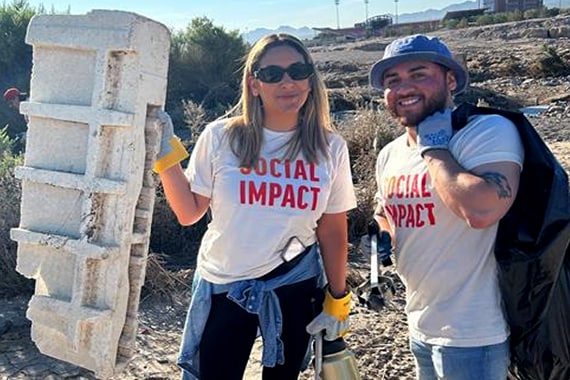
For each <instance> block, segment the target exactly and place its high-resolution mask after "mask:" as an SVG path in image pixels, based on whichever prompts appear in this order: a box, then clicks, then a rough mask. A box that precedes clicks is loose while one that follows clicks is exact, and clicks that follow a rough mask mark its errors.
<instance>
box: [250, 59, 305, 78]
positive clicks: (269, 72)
mask: <svg viewBox="0 0 570 380" xmlns="http://www.w3.org/2000/svg"><path fill="white" fill-rule="evenodd" d="M314 72H315V69H314V67H313V65H311V64H310V63H301V62H296V63H293V64H292V65H290V66H289V67H287V68H283V67H281V66H274V65H271V66H267V67H263V68H261V69H257V70H255V71H254V72H253V76H254V77H255V78H256V79H259V80H260V81H262V82H265V83H277V82H280V81H281V80H282V79H283V75H285V73H287V74H288V75H289V78H291V79H293V80H303V79H307V78H308V77H310V76H311V75H313V73H314Z"/></svg>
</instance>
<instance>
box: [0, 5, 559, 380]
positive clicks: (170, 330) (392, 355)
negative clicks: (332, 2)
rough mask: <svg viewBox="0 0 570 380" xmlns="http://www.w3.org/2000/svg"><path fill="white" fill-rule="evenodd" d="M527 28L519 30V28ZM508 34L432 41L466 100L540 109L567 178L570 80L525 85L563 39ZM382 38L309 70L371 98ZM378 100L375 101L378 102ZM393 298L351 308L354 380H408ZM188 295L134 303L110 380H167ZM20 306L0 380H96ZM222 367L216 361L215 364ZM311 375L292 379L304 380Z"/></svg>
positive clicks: (7, 319) (13, 305)
mask: <svg viewBox="0 0 570 380" xmlns="http://www.w3.org/2000/svg"><path fill="white" fill-rule="evenodd" d="M553 23H554V24H555V25H558V26H568V25H570V17H568V16H567V17H566V18H559V19H557V20H542V21H537V22H536V23H535V24H533V25H534V26H533V27H536V28H540V27H551V25H552V24H553ZM524 27H525V28H529V26H528V25H525V26H524ZM505 28H506V30H507V31H509V30H510V31H511V32H512V33H511V34H510V36H511V37H512V36H515V37H516V36H517V34H516V33H515V32H516V31H517V30H519V28H522V27H519V26H518V25H517V24H512V25H510V26H507V27H505V26H501V27H496V33H495V34H493V28H492V27H485V28H479V29H477V28H470V29H467V30H464V31H460V32H459V31H456V32H453V31H446V32H440V33H435V34H439V35H440V36H441V38H442V39H443V40H444V41H446V42H447V43H448V44H449V45H450V47H451V48H452V49H453V50H454V51H456V52H458V53H459V54H460V55H461V56H463V57H464V58H465V62H466V64H467V67H468V68H469V70H470V73H471V76H472V81H471V90H470V94H469V96H471V100H476V101H477V102H479V103H480V104H490V105H494V106H496V105H504V106H508V107H511V108H513V107H515V108H516V107H522V106H536V105H541V106H544V107H543V108H544V110H543V112H541V113H540V114H538V115H536V116H532V117H531V120H532V122H533V124H534V125H535V126H536V128H537V130H538V131H539V133H540V134H541V135H542V137H543V138H544V139H545V141H546V142H547V144H548V145H549V146H550V147H551V149H552V151H553V152H554V154H555V155H556V156H557V158H558V159H559V160H560V162H561V163H562V165H563V166H564V167H565V169H566V170H567V171H569V170H570V73H566V74H565V75H562V76H556V75H552V76H546V77H541V78H539V77H534V78H533V77H531V76H530V74H531V70H530V68H531V67H535V64H536V63H537V62H540V60H541V59H543V58H544V52H545V46H550V47H552V48H553V49H555V51H557V52H558V54H559V55H560V56H561V57H562V58H563V59H565V60H566V61H568V60H569V59H570V39H569V38H568V37H563V38H557V39H555V38H549V39H541V38H514V37H513V38H508V36H509V34H508V33H507V32H505ZM387 42H388V40H383V39H377V40H367V41H364V42H357V43H351V44H344V45H336V46H329V47H315V48H313V54H314V56H315V59H316V61H317V63H318V67H319V69H320V70H322V72H323V73H324V76H325V79H326V80H327V84H328V85H329V86H330V87H331V88H332V87H336V88H342V87H344V88H348V90H349V91H362V92H364V93H366V94H369V95H370V96H377V94H376V95H375V94H374V93H373V92H371V91H370V89H368V88H366V87H364V85H365V83H366V77H367V71H368V69H369V68H370V65H371V64H372V63H373V62H374V61H375V60H377V59H379V58H380V57H381V55H382V49H383V47H384V46H385V44H386V43H387ZM378 100H379V99H378ZM351 271H352V272H353V273H356V274H357V275H361V276H363V277H364V276H366V271H367V268H366V265H365V264H364V263H362V260H361V258H360V259H359V258H358V257H356V256H354V257H352V260H351ZM388 274H389V275H390V276H392V277H393V278H394V279H395V281H396V284H397V288H398V292H397V295H396V297H395V298H394V299H393V301H392V303H391V304H390V305H389V306H388V307H387V308H385V309H384V310H383V311H382V312H381V313H376V312H372V311H370V310H368V309H366V308H364V307H362V306H360V305H356V306H355V307H354V309H353V311H352V314H351V333H350V335H348V337H347V341H348V344H349V346H350V347H351V349H352V351H353V352H354V353H355V355H356V357H357V361H358V366H359V370H360V373H361V378H362V379H363V380H379V379H386V380H408V379H413V378H414V366H413V361H412V359H411V356H410V353H409V350H408V348H407V336H406V332H407V327H406V317H405V314H404V313H403V306H404V302H405V301H404V298H403V295H404V289H403V286H402V285H401V283H400V282H398V280H397V276H396V275H395V274H393V273H391V272H389V273H388ZM187 303H188V297H187V296H185V295H183V294H181V295H178V296H176V297H174V298H173V299H169V300H161V301H160V300H152V299H146V300H143V302H142V303H141V309H140V324H139V330H138V337H137V344H136V355H135V357H134V358H133V360H132V361H131V362H130V363H129V364H128V365H127V367H126V368H125V369H124V371H122V372H120V373H118V374H117V375H116V376H115V377H114V378H113V379H115V380H118V379H124V380H134V379H137V380H140V379H147V380H151V379H153V380H158V379H176V378H178V377H179V370H178V368H177V367H176V365H175V360H176V355H177V350H178V344H179V340H180V334H181V329H182V324H183V322H184V318H185V312H186V307H187ZM26 304H27V299H24V298H16V299H11V300H0V379H95V377H94V376H93V375H92V374H91V373H90V372H89V371H86V370H83V369H80V368H78V367H75V366H73V365H70V364H67V363H64V362H61V361H58V360H55V359H51V358H48V357H46V356H43V355H41V354H40V353H39V352H38V351H37V349H36V348H35V346H34V344H33V342H32V341H31V340H30V336H29V332H30V323H29V321H28V320H27V319H26V318H25V309H26ZM256 347H257V349H256V351H255V353H254V355H252V359H251V362H250V366H249V367H248V372H247V374H246V376H245V378H246V379H257V378H260V376H259V374H260V372H259V371H260V366H259V348H260V344H257V345H256ZM221 360H222V361H223V359H221ZM312 376H313V374H312V371H311V370H308V371H306V372H304V373H303V374H302V375H301V379H311V378H312Z"/></svg>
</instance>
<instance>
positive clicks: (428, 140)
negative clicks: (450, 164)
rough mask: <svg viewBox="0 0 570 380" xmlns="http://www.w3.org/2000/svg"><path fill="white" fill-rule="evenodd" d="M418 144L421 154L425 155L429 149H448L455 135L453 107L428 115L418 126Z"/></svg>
mask: <svg viewBox="0 0 570 380" xmlns="http://www.w3.org/2000/svg"><path fill="white" fill-rule="evenodd" d="M417 134H418V138H417V141H416V142H417V144H418V149H419V150H420V154H421V155H422V157H423V155H424V154H425V152H427V151H428V150H433V149H446V150H447V149H448V144H449V140H451V136H452V135H453V127H452V124H451V109H450V108H447V109H446V110H445V111H443V112H436V113H434V114H433V115H430V116H428V117H426V118H425V119H424V120H423V121H421V122H420V123H419V124H418V126H417Z"/></svg>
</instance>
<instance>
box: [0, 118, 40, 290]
mask: <svg viewBox="0 0 570 380" xmlns="http://www.w3.org/2000/svg"><path fill="white" fill-rule="evenodd" d="M12 144H13V141H12V140H10V138H9V137H8V136H7V133H6V129H2V130H0V199H2V203H0V205H1V206H0V298H5V297H12V296H15V295H18V294H31V293H32V291H33V281H32V280H29V279H27V278H25V277H24V276H22V275H20V274H19V273H18V272H17V271H16V256H17V254H16V247H17V244H16V242H14V241H12V240H11V239H10V229H11V228H12V227H17V226H18V224H19V221H20V199H21V193H22V190H21V187H20V181H19V180H17V179H16V178H15V177H14V168H15V167H16V166H18V165H21V164H22V163H23V158H22V156H21V155H14V154H12V153H11V148H12Z"/></svg>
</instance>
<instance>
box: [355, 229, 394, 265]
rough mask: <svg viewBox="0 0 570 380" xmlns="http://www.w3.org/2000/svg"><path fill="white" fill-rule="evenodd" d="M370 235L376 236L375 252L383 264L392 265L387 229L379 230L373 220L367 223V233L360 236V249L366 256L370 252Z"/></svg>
mask: <svg viewBox="0 0 570 380" xmlns="http://www.w3.org/2000/svg"><path fill="white" fill-rule="evenodd" d="M372 236H376V252H377V253H378V257H379V258H380V262H381V263H382V265H383V266H385V267H387V266H390V265H392V259H391V258H390V255H391V254H392V237H391V236H390V234H389V233H388V232H387V231H380V228H379V227H378V223H376V221H375V220H372V221H370V223H368V234H367V235H363V236H362V237H361V238H360V249H361V251H362V252H363V253H364V254H365V255H366V256H368V257H370V255H371V254H372V242H371V240H372Z"/></svg>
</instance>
